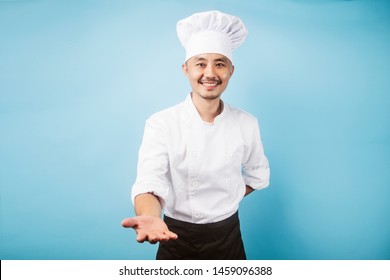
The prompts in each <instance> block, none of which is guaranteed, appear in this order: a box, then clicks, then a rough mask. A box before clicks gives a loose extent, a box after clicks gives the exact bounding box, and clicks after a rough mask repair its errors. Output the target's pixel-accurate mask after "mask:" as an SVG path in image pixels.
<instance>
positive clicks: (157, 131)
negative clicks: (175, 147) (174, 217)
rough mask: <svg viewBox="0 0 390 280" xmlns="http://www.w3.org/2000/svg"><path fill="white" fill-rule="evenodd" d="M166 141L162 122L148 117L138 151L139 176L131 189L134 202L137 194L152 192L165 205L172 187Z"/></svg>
mask: <svg viewBox="0 0 390 280" xmlns="http://www.w3.org/2000/svg"><path fill="white" fill-rule="evenodd" d="M166 143H167V142H166V133H164V129H163V125H162V122H161V121H158V120H157V119H156V118H154V119H148V120H147V121H146V124H145V130H144V136H143V139H142V144H141V147H140V149H139V153H138V166H137V178H136V181H135V183H134V185H133V187H132V191H131V199H132V202H133V204H134V199H135V197H136V196H137V195H139V194H142V193H152V194H154V195H156V196H157V197H158V198H159V200H160V203H161V206H162V207H164V205H165V200H166V198H167V196H168V192H169V188H170V182H169V180H168V168H169V167H168V166H169V162H168V161H169V160H168V152H167V147H166Z"/></svg>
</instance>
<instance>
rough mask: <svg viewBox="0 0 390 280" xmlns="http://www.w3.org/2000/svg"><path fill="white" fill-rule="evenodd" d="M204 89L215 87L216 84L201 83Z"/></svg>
mask: <svg viewBox="0 0 390 280" xmlns="http://www.w3.org/2000/svg"><path fill="white" fill-rule="evenodd" d="M203 84H204V85H205V86H206V87H215V86H216V85H217V84H209V83H203Z"/></svg>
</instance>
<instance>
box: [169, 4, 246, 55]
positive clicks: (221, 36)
mask: <svg viewBox="0 0 390 280" xmlns="http://www.w3.org/2000/svg"><path fill="white" fill-rule="evenodd" d="M176 29H177V35H178V36H179V40H180V42H181V44H182V45H183V47H184V49H185V50H186V59H185V61H187V60H188V59H190V58H191V57H193V56H195V55H198V54H202V53H219V54H222V55H224V56H226V57H227V58H229V59H230V61H233V60H232V51H233V50H234V49H235V48H237V47H239V46H240V45H241V44H242V43H243V42H244V40H245V37H246V35H247V34H248V31H247V29H246V27H245V25H244V23H243V22H242V21H241V19H240V18H238V17H236V16H232V15H228V14H225V13H222V12H220V11H208V12H202V13H196V14H193V15H191V16H189V17H187V18H185V19H182V20H180V21H178V23H177V25H176Z"/></svg>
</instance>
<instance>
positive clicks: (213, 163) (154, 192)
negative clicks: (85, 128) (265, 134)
mask: <svg viewBox="0 0 390 280" xmlns="http://www.w3.org/2000/svg"><path fill="white" fill-rule="evenodd" d="M177 33H178V36H179V39H180V41H181V43H182V45H183V46H184V48H185V50H186V59H185V63H184V64H183V65H182V69H183V72H184V74H185V75H186V77H187V78H188V79H189V82H190V84H191V88H192V91H191V93H190V94H189V95H188V96H187V98H186V100H185V101H184V102H182V103H180V104H178V105H176V106H174V107H171V108H169V109H166V110H163V111H161V112H158V113H156V114H154V115H153V116H151V117H150V118H149V119H148V120H147V122H146V125H145V132H144V138H143V142H142V145H141V148H140V151H139V162H138V173H137V179H136V182H135V184H134V186H133V188H132V199H133V202H134V207H135V212H136V217H133V218H127V219H125V220H123V221H122V225H123V226H124V227H131V228H134V229H135V231H136V233H137V241H138V242H144V241H148V242H150V243H157V242H159V249H158V252H157V259H246V254H245V250H244V246H243V242H242V238H241V232H240V226H239V220H238V212H237V211H238V205H239V203H240V201H241V200H242V198H243V197H244V196H246V195H248V194H249V193H251V192H252V191H253V190H255V189H257V190H258V189H262V188H265V187H267V186H268V184H269V174H270V173H269V168H268V160H267V158H266V157H265V155H264V152H263V146H262V143H261V139H260V133H259V127H258V123H257V119H256V118H255V117H253V116H252V115H250V114H248V113H246V112H244V111H241V110H238V109H235V108H233V107H231V106H229V105H228V104H225V103H224V102H223V101H222V100H221V95H222V93H223V92H224V90H225V89H226V87H227V85H228V82H229V79H230V78H231V77H232V75H233V73H234V66H233V64H232V50H233V49H234V48H236V47H238V46H240V45H241V44H242V42H243V41H244V39H245V37H246V35H247V30H246V28H245V26H244V24H243V23H242V21H241V20H240V19H239V18H237V17H235V16H232V15H228V14H225V13H221V12H219V11H210V12H203V13H197V14H194V15H192V16H190V17H188V18H186V19H183V20H181V21H179V22H178V24H177ZM162 210H164V220H162V219H161V215H162Z"/></svg>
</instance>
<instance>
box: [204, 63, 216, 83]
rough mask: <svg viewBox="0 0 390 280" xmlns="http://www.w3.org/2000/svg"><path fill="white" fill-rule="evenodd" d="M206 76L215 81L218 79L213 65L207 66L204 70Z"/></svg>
mask: <svg viewBox="0 0 390 280" xmlns="http://www.w3.org/2000/svg"><path fill="white" fill-rule="evenodd" d="M204 76H205V77H206V78H210V79H214V78H215V77H216V75H215V72H214V67H213V65H210V64H209V65H207V67H206V68H205V69H204Z"/></svg>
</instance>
